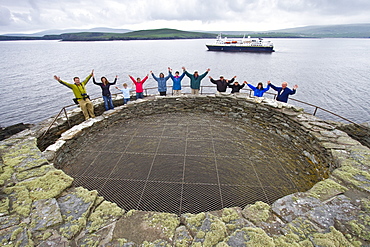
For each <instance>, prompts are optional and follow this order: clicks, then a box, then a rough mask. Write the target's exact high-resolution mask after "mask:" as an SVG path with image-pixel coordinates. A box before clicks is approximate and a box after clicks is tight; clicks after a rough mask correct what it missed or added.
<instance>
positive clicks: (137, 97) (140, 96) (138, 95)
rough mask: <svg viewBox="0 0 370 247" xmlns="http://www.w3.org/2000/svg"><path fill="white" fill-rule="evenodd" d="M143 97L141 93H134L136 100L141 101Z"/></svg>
mask: <svg viewBox="0 0 370 247" xmlns="http://www.w3.org/2000/svg"><path fill="white" fill-rule="evenodd" d="M143 98H144V95H143V93H136V99H143Z"/></svg>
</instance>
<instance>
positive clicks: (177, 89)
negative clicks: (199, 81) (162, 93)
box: [168, 67, 185, 95]
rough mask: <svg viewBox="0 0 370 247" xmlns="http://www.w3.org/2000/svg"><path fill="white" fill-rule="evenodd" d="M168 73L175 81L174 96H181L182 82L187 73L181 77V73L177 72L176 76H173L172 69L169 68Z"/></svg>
mask: <svg viewBox="0 0 370 247" xmlns="http://www.w3.org/2000/svg"><path fill="white" fill-rule="evenodd" d="M168 73H169V74H170V77H171V79H172V81H173V86H172V91H173V94H174V95H181V80H182V79H183V78H184V76H185V72H183V73H182V75H180V72H178V71H176V72H175V75H172V69H171V68H170V67H168Z"/></svg>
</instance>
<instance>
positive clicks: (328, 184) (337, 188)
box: [307, 179, 348, 201]
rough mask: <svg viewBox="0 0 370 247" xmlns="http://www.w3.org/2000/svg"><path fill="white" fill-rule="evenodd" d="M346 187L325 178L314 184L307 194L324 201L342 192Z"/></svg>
mask: <svg viewBox="0 0 370 247" xmlns="http://www.w3.org/2000/svg"><path fill="white" fill-rule="evenodd" d="M347 190H348V189H347V188H346V187H344V186H342V185H340V184H338V183H337V182H335V181H334V180H332V179H325V180H324V181H321V182H318V183H317V184H315V185H314V186H313V187H312V188H311V189H310V190H309V191H308V192H307V194H308V196H312V197H315V198H317V199H320V200H321V201H325V200H327V199H329V198H331V197H334V196H336V195H339V194H342V193H344V192H346V191H347Z"/></svg>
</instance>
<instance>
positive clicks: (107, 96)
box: [93, 75, 118, 111]
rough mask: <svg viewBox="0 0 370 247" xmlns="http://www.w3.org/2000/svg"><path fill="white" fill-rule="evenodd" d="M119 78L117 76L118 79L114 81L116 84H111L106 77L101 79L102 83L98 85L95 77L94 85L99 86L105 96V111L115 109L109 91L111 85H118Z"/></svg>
mask: <svg viewBox="0 0 370 247" xmlns="http://www.w3.org/2000/svg"><path fill="white" fill-rule="evenodd" d="M117 78H118V76H116V78H115V79H114V82H112V83H110V82H109V81H108V80H107V78H105V77H104V76H103V77H102V78H101V83H98V82H96V81H95V77H94V75H93V83H94V84H95V85H98V86H100V87H101V90H102V94H103V100H104V107H105V110H106V111H108V110H110V109H114V106H113V102H112V96H111V93H110V91H109V87H110V86H111V85H114V84H116V82H117Z"/></svg>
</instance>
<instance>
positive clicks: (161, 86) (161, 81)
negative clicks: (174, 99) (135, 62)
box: [150, 71, 170, 96]
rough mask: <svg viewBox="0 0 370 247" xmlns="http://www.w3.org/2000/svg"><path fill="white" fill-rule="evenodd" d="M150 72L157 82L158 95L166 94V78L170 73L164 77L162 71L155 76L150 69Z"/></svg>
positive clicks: (168, 77)
mask: <svg viewBox="0 0 370 247" xmlns="http://www.w3.org/2000/svg"><path fill="white" fill-rule="evenodd" d="M150 74H152V76H153V78H154V80H156V81H157V82H158V92H159V95H160V96H166V94H167V80H168V79H170V75H168V76H166V77H164V74H163V73H160V74H159V77H156V76H155V75H154V74H153V71H150Z"/></svg>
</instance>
